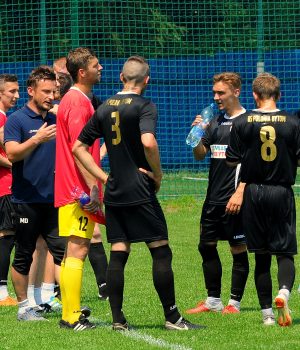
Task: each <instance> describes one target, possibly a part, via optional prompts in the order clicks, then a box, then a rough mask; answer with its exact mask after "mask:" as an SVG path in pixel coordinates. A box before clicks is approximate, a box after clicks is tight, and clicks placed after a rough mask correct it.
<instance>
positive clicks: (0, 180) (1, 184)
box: [0, 110, 12, 197]
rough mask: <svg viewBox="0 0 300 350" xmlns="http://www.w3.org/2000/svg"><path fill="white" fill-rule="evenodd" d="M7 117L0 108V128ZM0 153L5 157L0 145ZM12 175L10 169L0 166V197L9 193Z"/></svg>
mask: <svg viewBox="0 0 300 350" xmlns="http://www.w3.org/2000/svg"><path fill="white" fill-rule="evenodd" d="M6 121H7V117H6V115H5V114H4V113H3V112H2V111H1V110H0V128H2V126H3V125H4V124H5V123H6ZM0 155H1V156H2V157H5V158H7V155H6V153H5V151H4V149H3V148H2V147H1V146H0ZM11 184H12V175H11V169H10V168H6V167H4V166H0V197H2V196H6V195H8V194H11Z"/></svg>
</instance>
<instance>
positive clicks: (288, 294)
mask: <svg viewBox="0 0 300 350" xmlns="http://www.w3.org/2000/svg"><path fill="white" fill-rule="evenodd" d="M278 294H283V295H284V296H285V297H286V300H289V297H290V291H289V290H288V289H286V288H283V289H280V290H279V292H278Z"/></svg>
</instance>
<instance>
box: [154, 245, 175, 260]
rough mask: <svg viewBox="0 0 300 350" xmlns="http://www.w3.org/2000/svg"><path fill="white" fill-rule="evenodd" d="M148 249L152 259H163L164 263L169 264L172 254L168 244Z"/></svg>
mask: <svg viewBox="0 0 300 350" xmlns="http://www.w3.org/2000/svg"><path fill="white" fill-rule="evenodd" d="M149 250H150V253H151V255H152V259H153V261H158V260H163V261H164V262H165V264H171V262H172V257H173V254H172V250H171V248H170V246H169V245H168V244H166V245H163V246H160V247H156V248H149Z"/></svg>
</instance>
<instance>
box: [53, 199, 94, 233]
mask: <svg viewBox="0 0 300 350" xmlns="http://www.w3.org/2000/svg"><path fill="white" fill-rule="evenodd" d="M94 227H95V222H94V221H92V220H91V219H90V218H89V217H88V215H87V213H86V212H85V211H84V210H82V209H81V208H80V206H79V204H78V203H71V204H67V205H65V206H63V207H60V208H59V210H58V228H59V235H60V236H63V237H69V236H77V237H82V238H88V239H91V238H92V236H93V232H94Z"/></svg>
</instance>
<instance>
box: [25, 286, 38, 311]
mask: <svg viewBox="0 0 300 350" xmlns="http://www.w3.org/2000/svg"><path fill="white" fill-rule="evenodd" d="M27 298H28V301H29V306H35V305H36V302H35V299H34V284H29V285H28V287H27Z"/></svg>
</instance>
